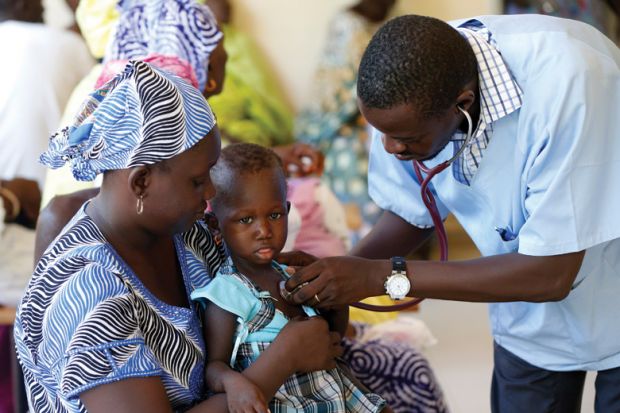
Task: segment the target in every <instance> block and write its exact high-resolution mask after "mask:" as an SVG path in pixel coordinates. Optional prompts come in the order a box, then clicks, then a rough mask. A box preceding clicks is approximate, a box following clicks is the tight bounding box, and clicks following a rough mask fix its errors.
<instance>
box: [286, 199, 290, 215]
mask: <svg viewBox="0 0 620 413" xmlns="http://www.w3.org/2000/svg"><path fill="white" fill-rule="evenodd" d="M289 212H291V201H286V213H287V214H288V213H289Z"/></svg>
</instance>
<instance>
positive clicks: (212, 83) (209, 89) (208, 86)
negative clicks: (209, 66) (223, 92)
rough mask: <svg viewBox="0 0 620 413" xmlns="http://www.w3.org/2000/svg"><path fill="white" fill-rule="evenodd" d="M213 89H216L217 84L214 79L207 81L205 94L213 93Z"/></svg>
mask: <svg viewBox="0 0 620 413" xmlns="http://www.w3.org/2000/svg"><path fill="white" fill-rule="evenodd" d="M215 89H217V82H216V81H215V79H209V80H208V81H207V84H206V86H205V92H215Z"/></svg>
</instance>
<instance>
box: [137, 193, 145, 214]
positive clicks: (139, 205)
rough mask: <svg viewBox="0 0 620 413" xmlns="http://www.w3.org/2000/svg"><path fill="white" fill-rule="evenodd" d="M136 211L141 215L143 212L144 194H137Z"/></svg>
mask: <svg viewBox="0 0 620 413" xmlns="http://www.w3.org/2000/svg"><path fill="white" fill-rule="evenodd" d="M136 212H137V213H138V215H142V213H143V212H144V195H140V196H138V202H137V203H136Z"/></svg>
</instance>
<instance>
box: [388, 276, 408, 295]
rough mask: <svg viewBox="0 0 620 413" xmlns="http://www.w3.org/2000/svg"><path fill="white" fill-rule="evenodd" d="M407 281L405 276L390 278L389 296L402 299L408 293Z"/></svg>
mask: <svg viewBox="0 0 620 413" xmlns="http://www.w3.org/2000/svg"><path fill="white" fill-rule="evenodd" d="M409 288H410V284H409V279H408V278H407V277H405V276H402V275H401V276H396V277H392V278H391V279H390V281H389V289H390V293H391V294H390V295H393V296H395V297H404V296H406V295H407V293H408V292H409Z"/></svg>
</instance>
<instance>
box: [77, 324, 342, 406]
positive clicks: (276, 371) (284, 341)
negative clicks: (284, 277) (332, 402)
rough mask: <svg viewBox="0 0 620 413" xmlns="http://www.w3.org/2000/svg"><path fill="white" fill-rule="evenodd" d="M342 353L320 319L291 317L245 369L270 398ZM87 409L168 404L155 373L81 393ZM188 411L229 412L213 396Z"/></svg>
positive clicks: (221, 400)
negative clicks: (289, 381) (291, 380)
mask: <svg viewBox="0 0 620 413" xmlns="http://www.w3.org/2000/svg"><path fill="white" fill-rule="evenodd" d="M341 355H342V347H341V346H340V335H339V334H338V333H330V332H329V328H328V325H327V322H326V321H325V320H323V319H322V318H320V317H312V318H306V319H301V318H298V319H293V320H291V321H289V323H288V324H287V325H286V326H285V327H284V328H283V329H282V331H281V332H280V334H278V336H277V337H276V339H275V341H274V342H273V343H271V345H270V346H269V347H267V349H266V350H265V351H264V352H263V353H262V354H261V355H260V357H259V358H258V360H256V362H254V363H253V364H252V365H251V366H250V367H249V368H247V369H246V370H244V371H243V375H244V376H245V377H247V378H248V379H250V380H251V381H252V382H254V383H255V384H257V386H258V387H259V388H260V389H261V391H262V393H263V395H264V396H265V399H268V400H270V399H271V398H272V397H273V395H274V394H275V392H276V390H277V389H278V387H280V386H281V385H282V383H284V381H285V380H286V379H287V378H288V377H289V376H291V375H292V374H293V373H295V372H308V371H316V370H329V369H332V368H334V367H335V366H336V361H335V359H336V357H340V356H341ZM80 400H82V402H83V403H84V405H85V406H86V410H87V411H88V412H90V413H110V412H115V413H133V412H152V413H170V412H172V408H171V406H170V402H169V400H168V397H167V395H166V391H165V389H164V386H163V384H162V382H161V379H160V378H159V377H145V378H130V379H124V380H121V381H117V382H113V383H109V384H102V385H100V386H97V387H94V388H92V389H90V390H87V391H85V392H83V393H82V394H80ZM189 411H190V412H193V413H201V412H213V413H220V412H228V407H227V401H226V395H225V394H223V393H220V394H216V395H214V396H212V397H210V398H209V399H207V400H205V401H204V402H202V403H200V404H199V405H197V406H195V407H194V408H192V409H191V410H189Z"/></svg>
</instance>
